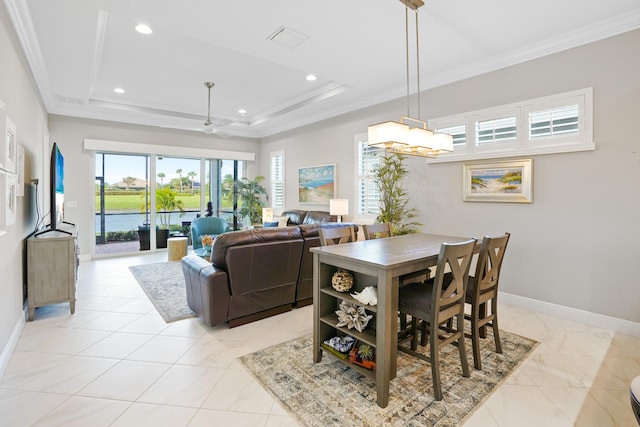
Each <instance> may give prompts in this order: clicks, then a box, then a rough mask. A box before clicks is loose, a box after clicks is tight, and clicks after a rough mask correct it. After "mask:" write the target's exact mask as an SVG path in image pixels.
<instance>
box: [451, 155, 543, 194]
mask: <svg viewBox="0 0 640 427" xmlns="http://www.w3.org/2000/svg"><path fill="white" fill-rule="evenodd" d="M532 168H533V160H531V159H523V160H507V161H496V162H491V163H465V164H464V169H463V176H462V186H463V188H462V194H463V200H464V201H465V202H505V203H533V173H532Z"/></svg>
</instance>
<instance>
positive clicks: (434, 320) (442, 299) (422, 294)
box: [398, 239, 476, 400]
mask: <svg viewBox="0 0 640 427" xmlns="http://www.w3.org/2000/svg"><path fill="white" fill-rule="evenodd" d="M475 246H476V240H475V239H471V240H469V241H467V242H462V243H443V244H442V245H441V247H440V255H439V256H438V264H437V266H436V273H435V275H434V277H433V278H431V279H429V280H427V281H426V282H425V283H412V284H408V285H405V286H402V287H400V289H399V293H398V294H399V295H398V310H399V311H400V313H401V315H403V314H404V315H406V314H409V315H411V332H412V333H411V347H410V348H407V347H406V346H404V345H403V344H402V343H399V345H398V350H400V351H402V352H405V353H407V354H410V355H412V356H414V357H417V358H420V359H422V360H425V361H427V362H429V363H430V364H431V374H432V377H433V393H434V395H435V398H436V400H442V384H441V382H440V349H441V348H442V347H444V346H446V345H449V344H452V343H457V344H456V345H457V347H458V351H459V353H460V363H461V365H462V375H463V376H464V377H469V375H470V373H469V363H468V361H467V352H466V348H465V344H464V338H465V336H464V304H465V286H466V282H467V279H468V277H469V267H470V265H471V259H472V258H473V252H474V249H475ZM445 269H449V270H450V271H451V273H450V277H451V280H450V282H449V283H448V285H447V286H443V283H444V277H445ZM454 317H455V318H456V322H455V325H456V326H455V328H454V327H451V328H447V332H448V335H445V334H444V333H442V331H441V329H440V325H443V324H446V323H447V322H448V321H449V320H453V318H454ZM419 320H420V321H422V323H423V324H425V325H426V326H427V327H428V333H429V356H427V355H425V354H423V353H419V352H417V351H416V350H417V348H418V321H419ZM425 329H426V328H425Z"/></svg>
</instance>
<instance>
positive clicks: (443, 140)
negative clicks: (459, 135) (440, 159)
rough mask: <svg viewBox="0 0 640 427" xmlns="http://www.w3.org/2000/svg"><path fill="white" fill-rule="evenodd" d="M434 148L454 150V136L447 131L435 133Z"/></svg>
mask: <svg viewBox="0 0 640 427" xmlns="http://www.w3.org/2000/svg"><path fill="white" fill-rule="evenodd" d="M432 140H433V147H432V148H433V149H434V150H439V151H453V137H452V136H451V135H449V134H447V133H435V134H434V135H433V137H432Z"/></svg>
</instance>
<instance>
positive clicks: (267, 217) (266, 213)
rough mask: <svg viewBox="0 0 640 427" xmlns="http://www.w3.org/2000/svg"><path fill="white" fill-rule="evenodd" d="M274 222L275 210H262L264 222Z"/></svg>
mask: <svg viewBox="0 0 640 427" xmlns="http://www.w3.org/2000/svg"><path fill="white" fill-rule="evenodd" d="M271 221H273V209H272V208H262V222H263V223H265V222H271Z"/></svg>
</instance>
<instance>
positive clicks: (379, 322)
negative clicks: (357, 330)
mask: <svg viewBox="0 0 640 427" xmlns="http://www.w3.org/2000/svg"><path fill="white" fill-rule="evenodd" d="M394 284H395V287H394ZM397 285H398V279H397V278H395V279H394V278H392V277H391V273H390V272H388V271H381V272H380V273H379V275H378V305H377V307H378V311H377V317H376V393H377V402H378V406H380V407H381V408H386V407H387V405H388V404H389V382H390V381H391V379H392V378H395V376H396V367H397V362H396V352H397V347H398V332H397V328H398V326H397V325H398V319H397V317H398V295H397V289H398V286H397ZM394 290H395V292H394Z"/></svg>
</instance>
